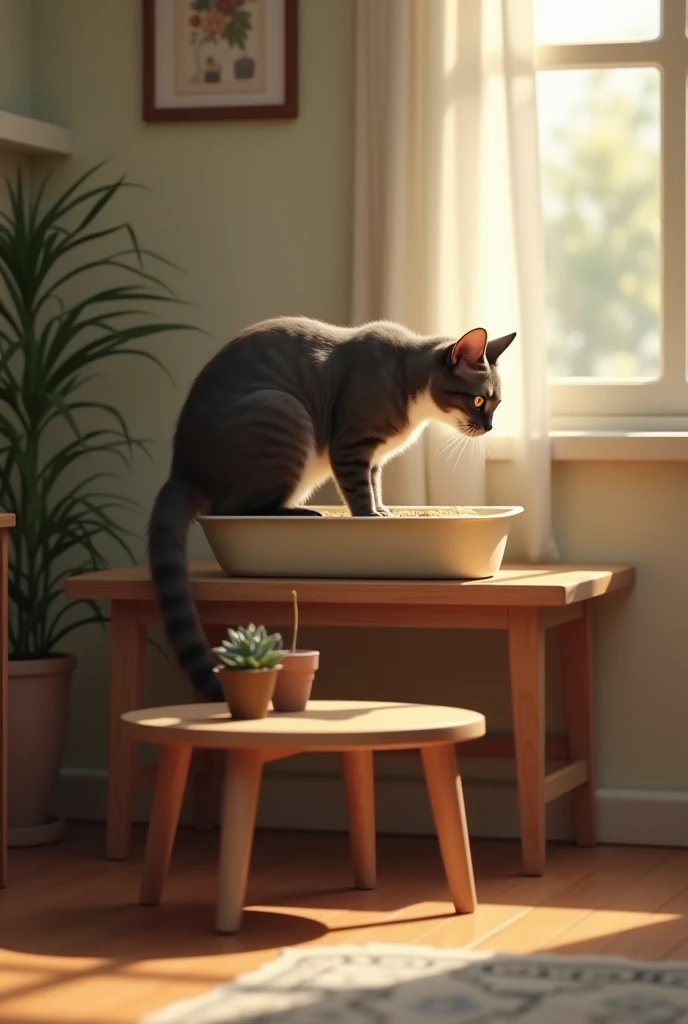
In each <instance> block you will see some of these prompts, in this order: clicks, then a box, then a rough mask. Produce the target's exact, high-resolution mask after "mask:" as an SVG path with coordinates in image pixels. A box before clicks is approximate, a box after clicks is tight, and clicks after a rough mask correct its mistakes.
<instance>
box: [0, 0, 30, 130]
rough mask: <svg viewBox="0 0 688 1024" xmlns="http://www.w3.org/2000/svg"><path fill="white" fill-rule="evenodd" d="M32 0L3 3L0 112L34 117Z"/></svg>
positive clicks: (0, 16)
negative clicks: (32, 107)
mask: <svg viewBox="0 0 688 1024" xmlns="http://www.w3.org/2000/svg"><path fill="white" fill-rule="evenodd" d="M31 8H32V4H31V0H0V110H7V111H9V112H10V113H12V114H24V115H26V116H30V115H31V97H32V82H31V70H32V45H31V42H32V41H31V25H32V17H31V15H32V9H31Z"/></svg>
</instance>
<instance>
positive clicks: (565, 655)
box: [560, 601, 596, 846]
mask: <svg viewBox="0 0 688 1024" xmlns="http://www.w3.org/2000/svg"><path fill="white" fill-rule="evenodd" d="M591 614H592V613H591V609H590V602H589V601H586V602H585V603H584V604H583V615H582V617H581V618H579V619H574V620H573V621H572V622H567V623H565V625H563V626H562V627H561V629H560V638H561V657H562V679H563V684H564V707H565V713H566V723H567V728H568V734H569V756H570V760H571V761H585V762H586V763H587V765H588V779H587V782H585V783H584V784H583V785H582V786H578V787H577V788H576V789H574V790H572V792H571V800H572V809H573V828H574V833H575V837H576V842H577V843H578V845H579V846H594V845H595V837H596V836H595V833H596V828H595V763H594V762H595V748H594V735H593V690H592V635H591V621H590V620H591Z"/></svg>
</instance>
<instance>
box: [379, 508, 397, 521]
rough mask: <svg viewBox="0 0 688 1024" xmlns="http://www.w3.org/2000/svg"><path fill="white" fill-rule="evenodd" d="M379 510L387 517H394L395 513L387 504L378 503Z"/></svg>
mask: <svg viewBox="0 0 688 1024" xmlns="http://www.w3.org/2000/svg"><path fill="white" fill-rule="evenodd" d="M377 510H378V512H379V513H380V515H381V516H384V517H385V519H394V513H393V512H392V510H391V509H389V508H387V506H386V505H378V507H377Z"/></svg>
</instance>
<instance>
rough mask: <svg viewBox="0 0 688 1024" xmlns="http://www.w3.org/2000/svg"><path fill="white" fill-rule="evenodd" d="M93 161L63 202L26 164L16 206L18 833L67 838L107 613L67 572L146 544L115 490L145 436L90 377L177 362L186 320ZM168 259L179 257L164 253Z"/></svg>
mask: <svg viewBox="0 0 688 1024" xmlns="http://www.w3.org/2000/svg"><path fill="white" fill-rule="evenodd" d="M99 169H100V166H99V167H96V168H93V169H92V170H90V171H89V172H87V173H86V174H84V175H83V176H82V177H81V178H79V179H78V180H77V181H76V182H75V183H74V184H72V185H71V186H70V187H69V188H67V189H66V190H65V191H63V192H62V193H61V194H60V195H58V196H57V198H54V199H51V200H49V199H48V198H47V187H46V186H47V181H44V182H43V184H42V185H41V187H40V188H39V189H38V190H37V192H36V193H35V194H33V195H32V194H31V192H30V190H29V188H28V185H27V181H26V179H25V177H24V176H23V175H22V174H21V173H20V174H19V175H18V176H17V178H16V179H15V180H14V181H13V182H9V181H7V182H6V184H5V192H6V203H5V204H4V209H2V210H1V211H0V507H3V508H5V509H7V510H9V511H12V512H15V513H16V516H17V526H16V529H15V530H13V531H12V534H11V548H10V567H9V596H10V620H9V638H10V664H9V773H8V776H9V824H10V842H11V843H13V844H14V845H34V844H37V843H42V842H49V841H52V840H54V839H55V838H58V837H59V834H60V832H61V827H62V826H61V823H60V822H56V821H54V820H53V821H49V820H48V819H47V814H48V809H49V803H50V799H51V796H52V793H53V790H54V786H55V782H56V779H57V773H58V771H59V765H60V759H61V754H62V749H63V743H64V735H65V728H66V723H67V715H68V708H69V695H70V683H71V678H72V673H73V671H74V667H75V661H74V658H73V657H71V656H70V655H69V654H68V653H66V651H65V645H66V641H67V638H68V637H69V635H70V634H71V633H72V632H73V631H74V630H75V629H78V628H80V627H81V626H83V625H86V624H87V623H92V622H99V623H102V622H104V621H105V619H106V616H105V614H104V612H103V611H102V609H101V608H100V607H99V605H98V604H96V603H95V602H92V601H84V602H81V608H79V606H78V603H72V604H70V605H65V604H64V603H63V598H62V589H63V581H64V579H65V577H66V576H68V575H73V574H75V573H81V572H89V571H93V570H98V569H102V568H105V567H107V564H108V561H107V556H106V554H105V550H106V547H107V546H109V548H110V550H112V547H113V545H114V546H117V547H119V549H121V550H122V551H123V552H124V553H125V554H126V555H127V556H128V557H131V551H130V549H129V546H128V544H127V541H126V539H125V535H124V534H125V531H124V530H123V529H122V527H121V526H120V524H119V522H118V517H119V516H120V514H121V513H122V512H124V511H128V510H130V509H131V508H132V506H135V503H134V502H132V500H131V499H130V498H128V497H123V496H122V495H121V494H118V493H116V492H115V491H114V490H111V489H109V487H111V485H109V484H108V478H111V477H112V476H113V475H114V474H113V473H112V472H111V470H112V469H113V468H114V466H113V465H112V464H113V463H114V464H117V462H119V463H120V464H124V465H125V466H128V465H129V462H130V459H131V457H132V455H133V454H134V453H135V452H136V451H137V450H141V449H143V448H144V447H145V446H144V445H143V443H142V442H141V441H140V440H137V439H136V438H134V437H132V436H131V434H130V432H129V430H128V428H127V424H126V422H125V420H124V418H123V416H122V414H121V413H120V411H119V410H118V409H117V407H116V405H114V404H109V403H105V402H101V401H96V400H94V398H93V397H92V395H89V391H88V383H89V381H90V380H91V379H92V377H93V375H94V373H96V372H97V371H98V370H99V369H101V367H103V366H104V365H105V363H106V361H107V360H110V359H113V358H114V357H115V356H124V355H129V356H132V357H136V358H138V359H147V360H152V361H153V362H154V363H156V364H157V365H158V366H160V367H161V368H163V367H162V363H161V362H160V361H159V360H158V359H157V357H156V356H155V355H154V354H152V353H151V352H149V351H147V350H146V349H145V348H142V347H141V346H140V343H141V342H142V341H143V340H145V339H148V338H151V337H153V336H154V335H159V334H163V333H167V332H169V331H171V330H176V329H179V328H181V327H183V326H184V325H181V324H176V323H161V322H159V321H156V320H155V319H153V320H150V319H147V320H144V316H148V315H149V314H150V312H151V311H153V310H154V309H155V306H152V305H151V304H153V303H155V304H160V303H169V302H174V301H176V300H175V299H174V296H173V295H172V293H171V292H170V291H169V289H168V288H167V286H166V285H165V284H164V282H163V281H161V280H160V279H159V278H158V277H156V276H155V274H153V273H151V271H150V269H149V266H150V264H151V261H152V260H160V257H156V256H155V255H154V254H153V253H151V252H149V251H147V250H144V249H142V248H141V247H140V245H139V243H138V240H137V236H136V233H135V231H134V230H133V228H132V226H131V225H130V224H129V223H127V222H126V221H121V220H118V219H115V220H112V219H110V218H109V214H110V211H111V209H112V206H113V202H114V200H115V199H116V197H117V196H118V195H119V194H120V192H121V191H122V189H123V188H124V187H125V186H126V185H127V183H126V182H125V180H124V179H123V178H120V179H118V180H116V181H109V182H107V183H105V184H97V183H96V182H97V180H98V179H97V178H96V177H94V175H96V173H97V172H98V171H99ZM163 262H166V261H163Z"/></svg>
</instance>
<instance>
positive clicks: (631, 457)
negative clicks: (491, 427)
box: [488, 430, 688, 462]
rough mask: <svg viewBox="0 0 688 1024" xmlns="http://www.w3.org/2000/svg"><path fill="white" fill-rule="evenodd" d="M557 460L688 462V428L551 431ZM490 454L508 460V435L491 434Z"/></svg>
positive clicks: (510, 445) (553, 455)
mask: <svg viewBox="0 0 688 1024" xmlns="http://www.w3.org/2000/svg"><path fill="white" fill-rule="evenodd" d="M550 438H551V442H552V458H553V460H554V461H555V462H688V431H683V430H676V431H668V430H667V431H651V430H638V431H630V430H552V431H551V433H550ZM488 445H489V450H490V456H491V458H492V459H495V460H498V461H508V460H510V459H511V458H512V455H513V441H512V439H511V438H509V437H504V436H502V437H499V436H495V437H490V438H489V440H488Z"/></svg>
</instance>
